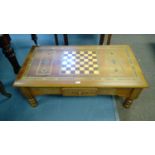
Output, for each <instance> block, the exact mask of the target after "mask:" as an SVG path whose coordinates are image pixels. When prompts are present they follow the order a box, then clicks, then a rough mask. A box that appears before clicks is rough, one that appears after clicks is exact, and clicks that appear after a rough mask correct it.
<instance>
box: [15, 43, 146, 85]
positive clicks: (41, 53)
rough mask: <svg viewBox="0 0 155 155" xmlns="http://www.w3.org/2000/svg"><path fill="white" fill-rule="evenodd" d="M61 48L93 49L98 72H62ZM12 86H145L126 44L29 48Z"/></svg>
mask: <svg viewBox="0 0 155 155" xmlns="http://www.w3.org/2000/svg"><path fill="white" fill-rule="evenodd" d="M64 51H69V52H73V51H76V52H77V51H84V52H86V51H93V52H95V53H96V56H97V63H98V67H99V69H98V71H99V74H88V75H85V74H79V75H74V74H62V73H61V67H62V59H63V53H64ZM44 68H46V70H45V72H43V71H44V70H43V71H42V70H41V69H44ZM14 86H15V87H104V88H113V87H115V88H145V87H148V83H147V81H146V80H145V78H144V75H143V73H142V70H141V68H140V66H139V64H138V62H137V60H136V58H135V55H134V53H133V51H132V50H131V48H130V47H129V46H128V45H109V46H106V45H102V46H40V47H32V49H31V50H30V52H29V54H28V56H27V58H26V60H25V62H24V64H23V67H22V69H21V70H20V72H19V74H18V76H17V79H16V81H15V82H14Z"/></svg>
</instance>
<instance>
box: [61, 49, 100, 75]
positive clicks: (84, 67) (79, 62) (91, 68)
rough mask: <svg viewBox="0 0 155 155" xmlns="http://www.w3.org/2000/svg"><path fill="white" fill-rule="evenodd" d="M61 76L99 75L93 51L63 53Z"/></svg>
mask: <svg viewBox="0 0 155 155" xmlns="http://www.w3.org/2000/svg"><path fill="white" fill-rule="evenodd" d="M61 74H66V75H69V74H73V75H78V74H79V75H90V74H94V75H97V74H99V67H98V60H97V55H96V52H95V51H64V52H63V56H62V63H61Z"/></svg>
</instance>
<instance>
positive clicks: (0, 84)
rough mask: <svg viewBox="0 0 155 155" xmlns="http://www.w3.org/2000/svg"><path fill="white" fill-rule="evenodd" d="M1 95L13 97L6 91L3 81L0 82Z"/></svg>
mask: <svg viewBox="0 0 155 155" xmlns="http://www.w3.org/2000/svg"><path fill="white" fill-rule="evenodd" d="M0 93H1V94H2V95H4V96H6V97H11V96H12V95H11V94H10V93H8V92H7V91H6V90H5V87H4V85H3V83H2V81H0Z"/></svg>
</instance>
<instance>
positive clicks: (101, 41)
mask: <svg viewBox="0 0 155 155" xmlns="http://www.w3.org/2000/svg"><path fill="white" fill-rule="evenodd" d="M104 38H105V34H100V41H99V45H103V43H104Z"/></svg>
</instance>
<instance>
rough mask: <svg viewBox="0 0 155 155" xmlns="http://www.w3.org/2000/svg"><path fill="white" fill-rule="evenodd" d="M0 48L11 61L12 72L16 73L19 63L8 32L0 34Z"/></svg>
mask: <svg viewBox="0 0 155 155" xmlns="http://www.w3.org/2000/svg"><path fill="white" fill-rule="evenodd" d="M0 48H2V51H3V54H4V55H5V57H6V58H7V59H8V60H9V62H10V63H11V65H12V67H13V70H14V73H15V74H17V73H18V72H19V70H20V65H19V63H18V61H17V58H16V56H15V52H14V49H13V48H12V47H11V38H10V36H9V34H2V35H0Z"/></svg>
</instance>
